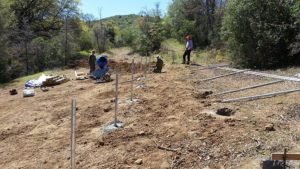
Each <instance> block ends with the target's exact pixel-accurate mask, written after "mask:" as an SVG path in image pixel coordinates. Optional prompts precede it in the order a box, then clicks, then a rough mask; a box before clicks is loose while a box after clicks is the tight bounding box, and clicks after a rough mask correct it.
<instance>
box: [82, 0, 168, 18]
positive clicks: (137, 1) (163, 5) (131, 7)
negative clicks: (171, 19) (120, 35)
mask: <svg viewBox="0 0 300 169" xmlns="http://www.w3.org/2000/svg"><path fill="white" fill-rule="evenodd" d="M157 2H159V5H160V10H161V11H162V14H165V13H166V12H167V7H168V4H169V3H171V2H172V0H80V3H81V4H80V5H79V9H80V10H81V11H82V12H83V13H85V14H92V15H94V16H95V18H99V9H101V15H102V18H106V17H110V16H114V15H128V14H139V13H140V12H141V10H143V9H148V10H149V9H153V8H155V4H156V3H157Z"/></svg>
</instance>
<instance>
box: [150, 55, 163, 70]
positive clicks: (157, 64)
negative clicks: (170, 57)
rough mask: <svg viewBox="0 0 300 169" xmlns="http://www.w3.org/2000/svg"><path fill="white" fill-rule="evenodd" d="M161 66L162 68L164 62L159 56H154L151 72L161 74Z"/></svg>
mask: <svg viewBox="0 0 300 169" xmlns="http://www.w3.org/2000/svg"><path fill="white" fill-rule="evenodd" d="M163 66H164V61H163V60H162V59H161V57H160V56H156V65H155V68H154V70H153V72H154V73H161V70H162V68H163Z"/></svg>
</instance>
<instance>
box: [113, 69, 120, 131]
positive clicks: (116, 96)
mask: <svg viewBox="0 0 300 169" xmlns="http://www.w3.org/2000/svg"><path fill="white" fill-rule="evenodd" d="M118 78H119V74H118V73H116V95H115V120H114V125H115V127H118V126H117V111H118V84H119V83H118Z"/></svg>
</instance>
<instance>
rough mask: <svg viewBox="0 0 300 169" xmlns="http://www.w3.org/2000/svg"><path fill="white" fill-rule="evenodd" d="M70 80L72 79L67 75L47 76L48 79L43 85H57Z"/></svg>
mask: <svg viewBox="0 0 300 169" xmlns="http://www.w3.org/2000/svg"><path fill="white" fill-rule="evenodd" d="M68 81H70V79H68V78H67V77H65V76H53V77H50V78H47V79H46V81H44V82H43V84H42V86H41V87H49V86H56V85H60V84H63V83H66V82H68Z"/></svg>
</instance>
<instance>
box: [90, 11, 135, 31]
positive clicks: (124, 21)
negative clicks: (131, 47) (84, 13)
mask: <svg viewBox="0 0 300 169" xmlns="http://www.w3.org/2000/svg"><path fill="white" fill-rule="evenodd" d="M139 18H140V16H139V15H135V14H131V15H116V16H112V17H108V18H104V19H102V21H103V22H112V23H113V24H114V25H116V26H118V27H119V28H120V29H125V28H128V27H131V26H135V25H136V24H137V23H138V20H139ZM96 22H97V21H96Z"/></svg>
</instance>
